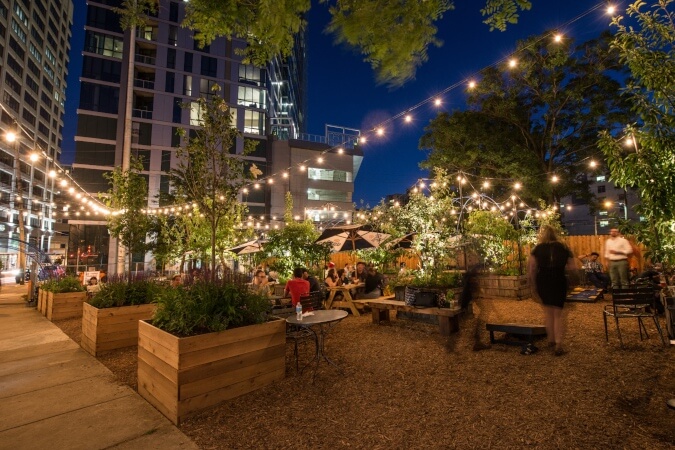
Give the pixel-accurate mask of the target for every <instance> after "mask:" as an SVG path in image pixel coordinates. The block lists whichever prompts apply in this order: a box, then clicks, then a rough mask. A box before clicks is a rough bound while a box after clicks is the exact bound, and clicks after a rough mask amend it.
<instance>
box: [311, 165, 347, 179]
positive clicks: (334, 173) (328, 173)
mask: <svg viewBox="0 0 675 450" xmlns="http://www.w3.org/2000/svg"><path fill="white" fill-rule="evenodd" d="M307 177H308V178H309V179H310V180H325V181H342V182H346V183H351V182H352V173H351V172H345V171H344V170H331V169H317V168H315V167H310V168H309V169H307Z"/></svg>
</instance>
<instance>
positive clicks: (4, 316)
mask: <svg viewBox="0 0 675 450" xmlns="http://www.w3.org/2000/svg"><path fill="white" fill-rule="evenodd" d="M24 292H25V287H23V286H21V287H19V286H13V285H10V286H7V285H5V286H2V289H1V290H0V449H13V450H16V449H21V450H23V449H48V450H59V449H68V450H75V449H107V448H115V449H197V448H198V447H197V446H196V445H195V444H194V443H193V442H192V441H191V440H190V439H188V438H187V437H186V436H185V435H184V434H183V433H182V432H181V431H180V430H178V429H177V428H176V427H174V426H173V425H172V424H171V422H169V420H168V419H166V418H165V417H164V416H163V415H162V414H160V413H159V412H158V411H157V410H156V409H154V408H153V407H152V406H150V404H148V403H147V402H146V401H145V400H143V399H142V398H141V397H140V396H139V395H138V393H136V392H135V391H134V390H133V389H131V388H129V387H128V386H126V385H123V384H120V383H119V382H117V381H116V380H115V377H114V376H113V374H112V373H111V372H110V371H109V370H108V369H107V368H106V367H105V366H104V365H103V364H101V363H100V362H98V361H97V360H96V358H94V357H92V356H90V355H89V354H88V353H86V352H85V351H84V350H82V349H81V348H80V347H79V346H78V345H77V344H76V343H75V342H74V341H72V340H71V339H70V338H69V337H68V336H66V335H65V334H64V333H63V332H62V331H61V330H60V329H59V328H58V327H57V326H56V325H54V324H52V323H51V322H50V321H48V320H47V319H46V318H44V317H43V316H42V315H41V314H40V313H39V312H38V311H37V310H36V309H35V308H29V307H26V303H25V302H24V301H23V300H22V299H21V294H23V293H24Z"/></svg>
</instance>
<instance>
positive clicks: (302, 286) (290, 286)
mask: <svg viewBox="0 0 675 450" xmlns="http://www.w3.org/2000/svg"><path fill="white" fill-rule="evenodd" d="M302 273H303V270H302V268H301V267H296V268H295V269H293V279H291V280H288V281H287V282H286V288H285V289H284V295H285V296H286V297H288V296H289V295H290V296H291V302H292V303H293V306H295V305H296V304H297V303H298V302H299V301H300V297H301V296H303V295H307V294H309V281H307V280H304V279H303V278H302Z"/></svg>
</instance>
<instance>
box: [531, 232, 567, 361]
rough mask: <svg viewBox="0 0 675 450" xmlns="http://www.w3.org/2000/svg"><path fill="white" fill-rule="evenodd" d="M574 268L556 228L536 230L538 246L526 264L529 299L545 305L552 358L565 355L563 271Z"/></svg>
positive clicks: (565, 286) (545, 317) (564, 279)
mask: <svg viewBox="0 0 675 450" xmlns="http://www.w3.org/2000/svg"><path fill="white" fill-rule="evenodd" d="M575 269H576V264H575V262H574V256H573V255H572V252H571V251H570V249H569V248H567V246H566V245H565V244H563V243H562V242H560V241H559V239H558V235H557V234H556V231H555V229H553V227H551V226H549V225H544V226H543V227H541V229H540V230H539V243H538V244H537V245H536V247H534V249H533V250H532V254H531V255H530V258H529V260H528V262H527V275H528V277H529V281H530V286H532V287H533V289H532V296H533V297H534V299H535V300H539V301H541V302H542V303H543V304H544V320H545V323H546V335H547V336H548V342H549V345H550V346H555V355H556V356H561V355H563V354H564V353H565V351H564V350H563V346H562V340H563V335H564V332H565V324H564V320H563V306H564V304H565V298H566V297H567V277H566V276H565V271H566V270H567V271H573V270H575Z"/></svg>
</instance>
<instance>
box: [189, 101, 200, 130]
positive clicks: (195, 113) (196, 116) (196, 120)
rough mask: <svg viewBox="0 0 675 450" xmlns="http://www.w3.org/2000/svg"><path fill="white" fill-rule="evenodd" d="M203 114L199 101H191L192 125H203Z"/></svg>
mask: <svg viewBox="0 0 675 450" xmlns="http://www.w3.org/2000/svg"><path fill="white" fill-rule="evenodd" d="M201 114H202V109H201V106H200V105H199V102H191V103H190V125H195V126H198V125H201V124H202V121H201Z"/></svg>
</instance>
